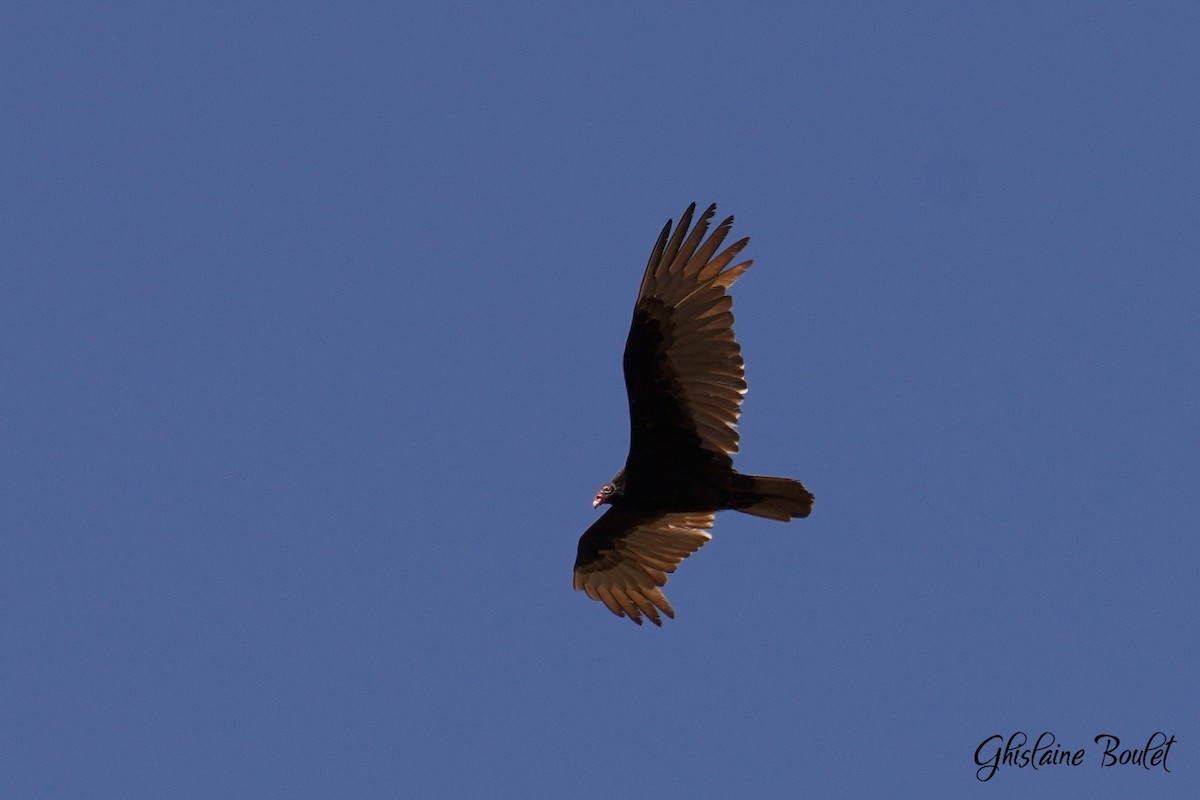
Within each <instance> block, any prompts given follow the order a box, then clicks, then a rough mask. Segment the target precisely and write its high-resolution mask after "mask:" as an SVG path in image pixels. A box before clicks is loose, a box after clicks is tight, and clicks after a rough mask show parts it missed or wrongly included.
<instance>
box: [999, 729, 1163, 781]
mask: <svg viewBox="0 0 1200 800" xmlns="http://www.w3.org/2000/svg"><path fill="white" fill-rule="evenodd" d="M1092 741H1093V742H1095V743H1096V744H1098V745H1100V746H1101V747H1103V748H1104V752H1103V753H1101V755H1100V768H1101V769H1104V768H1105V767H1117V766H1122V767H1124V766H1132V767H1142V768H1143V769H1154V768H1160V767H1161V768H1162V770H1163V771H1164V772H1170V771H1171V770H1169V769H1168V768H1167V756H1168V755H1170V753H1171V745H1173V744H1175V737H1174V736H1167V734H1165V733H1163V732H1162V731H1155V732H1154V733H1153V734H1151V735H1150V738H1149V739H1147V740H1146V744H1145V746H1144V747H1140V748H1136V749H1134V748H1129V747H1124V748H1123V747H1121V739H1120V737H1118V736H1114V735H1113V734H1111V733H1101V734H1099V735H1097V736H1096V737H1095V738H1094V739H1092ZM1028 744H1029V737H1028V736H1027V735H1026V734H1025V732H1024V731H1017V732H1016V733H1014V734H1012V735H1011V736H1009V737H1008V739H1007V740H1006V739H1005V738H1004V735H1003V734H999V733H996V734H992V735H991V736H989V737H988V738H986V739H984V740H983V741H982V742H980V743H979V747H976V748H975V765H976V766H977V767H978V769H976V770H975V777H976V778H977V779H979V780H981V781H989V780H991V779H992V776H993V775H995V774H996V772H997V771H998V770H999V769H1000V768H1001V767H1016V768H1017V769H1024V768H1026V767H1033V769H1035V770H1037V769H1039V768H1041V767H1050V766H1066V767H1078V766H1081V765H1082V764H1083V763H1084V761H1085V759H1086V756H1087V752H1086V751H1085V750H1084V748H1082V747H1080V748H1077V749H1071V748H1069V747H1065V746H1063V745H1061V744H1059V742H1058V740H1057V739H1056V738H1055V736H1054V734H1053V733H1051V732H1050V731H1044V732H1042V733H1041V734H1040V735H1039V736H1038V737H1037V739H1035V740H1034V742H1033V746H1032V747H1026V745H1028Z"/></svg>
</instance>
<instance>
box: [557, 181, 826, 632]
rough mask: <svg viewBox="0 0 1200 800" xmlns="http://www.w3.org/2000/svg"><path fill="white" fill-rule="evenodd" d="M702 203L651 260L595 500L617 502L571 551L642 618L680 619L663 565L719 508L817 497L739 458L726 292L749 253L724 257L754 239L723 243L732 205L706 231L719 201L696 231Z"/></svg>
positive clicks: (601, 588) (585, 585) (763, 512)
mask: <svg viewBox="0 0 1200 800" xmlns="http://www.w3.org/2000/svg"><path fill="white" fill-rule="evenodd" d="M695 210H696V204H695V203H693V204H692V205H690V206H688V209H687V211H686V212H684V215H683V217H681V218H680V220H679V225H678V227H676V228H675V229H674V233H672V223H671V221H670V220H668V221H667V224H666V225H665V226H664V227H663V229H662V233H661V234H659V237H658V242H657V243H655V245H654V250H653V251H652V252H651V253H650V261H649V263H648V264H646V273H645V275H643V276H642V285H641V288H640V289H639V290H638V296H637V303H636V304H635V305H634V307H633V323H632V324H631V325H630V327H629V338H628V339H627V340H626V342H625V360H624V367H625V390H626V393H627V394H628V396H629V424H630V434H629V456H628V457H627V458H626V460H625V468H624V469H622V470H621V471H620V472H618V473H617V474H616V476H615V477H614V478H613V479H612V480H611V481H609V482H608V483H606V484H604V485H603V486H602V487H600V491H599V492H597V493H596V497H595V500H594V501H593V502H592V507H593V508H599V507H600V506H601V505H603V504H608V505H610V506H611V508H609V509H608V510H607V511H605V512H604V514H603V515H602V516H601V517H600V518H599V519H598V520H596V522H595V524H593V525H592V526H591V527H590V528H588V529H587V531H585V532H584V534H583V536H581V537H580V538H579V550H578V553H577V556H576V558H575V588H576V589H578V590H581V591H584V592H586V593H587V595H588V597H590V598H592V599H593V600H599V601H600V602H602V603H604V605H606V606H608V609H609V610H610V611H612V612H613V613H614V614H616V615H617V616H619V617H625V616H628V617H629V618H630V619H632V620H633V621H634V622H636V623H637V624H638V625H641V624H642V617H643V615H644V616H646V617H647V618H649V620H650V621H651V622H653V623H654V624H655V625H659V626H661V625H662V619H661V617H660V616H659V612H660V611H661V612H662V613H664V614H666V615H667V616H668V617H671V618H672V619H674V617H675V610H674V609H673V608H671V604H670V603H668V602H667V598H666V596H665V595H664V594H663V592H662V587H663V586H664V585H666V582H667V573H670V572H674V571H675V568H676V567H677V566H678V565H679V563H680V562H681V561H683V559H685V558H687V557H688V556H689V555H691V554H692V553H694V552H696V550H698V549H700V547H701V546H703V545H704V543H705V542H707V541H708V540H709V539H710V538H711V536H710V534H709V532H708V531H709V529H710V528H712V524H713V519H714V518H715V517H716V512H718V511H723V510H726V509H733V510H735V511H741V512H743V513H746V514H754V515H756V516H760V517H767V518H770V519H776V520H781V521H783V522H788V521H790V520H792V519H793V518H796V517H806V516H808V514H809V512H811V511H812V507H813V496H812V494H811V493H810V492H809V491H808V490H807V489H805V488H804V485H803V484H802V483H800V482H799V481H796V480H792V479H791V478H770V477H764V476H760V475H743V474H741V473H740V472H738V471H737V470H735V469H734V468H733V459H732V458H731V456H732V455H733V454H734V453H736V452H737V450H738V431H737V421H738V416H739V415H740V413H741V404H742V396H743V395H745V393H746V379H745V370H744V364H743V361H742V353H741V348H740V347H739V346H738V343H737V339H736V338H734V335H733V314H732V312H731V310H730V309H731V308H732V306H733V298H732V297H730V296H729V294H728V293H727V292H728V289H729V287H730V286H732V285H733V282H734V281H735V280H737V278H738V276H740V275H741V274H742V273H743V272H745V271H746V270H747V269H749V267H750V264H751V263H752V262H750V261H742V262H741V263H738V264H735V265H733V266H729V265H730V263H731V262H732V261H733V260H734V258H735V257H736V256H737V254H738V253H739V252H741V250H742V248H743V247H745V246H746V243H747V242H749V241H750V240H749V239H741V240H739V241H737V242H734V243H733V244H731V245H729V246H728V247H726V248H725V249H724V250H722V251H721V252H720V253H717V251H718V249H720V247H721V244H722V242H724V241H725V237H726V236H727V235H728V233H729V229H730V227H731V226H732V225H733V217H729V218H728V219H726V220H725V221H724V222H722V223H721V224H720V225H718V226H717V227H716V228H715V229H714V230H713V232H712V234H711V235H709V236H708V238H707V239H705V237H704V234H705V233H706V232H707V231H708V225H709V221H710V220H711V219H712V217H713V214H714V213H715V212H716V210H717V207H716V206H715V205H712V206H709V207H708V210H707V211H705V212H704V213H703V214H702V215H701V216H700V219H699V220H698V221H697V222H696V226H695V227H694V228H691V230H690V232H689V230H688V229H689V227H690V226H691V223H692V216H693V214H694V213H695Z"/></svg>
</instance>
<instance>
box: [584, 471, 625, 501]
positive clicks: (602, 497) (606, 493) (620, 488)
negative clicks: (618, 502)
mask: <svg viewBox="0 0 1200 800" xmlns="http://www.w3.org/2000/svg"><path fill="white" fill-rule="evenodd" d="M624 491H625V470H621V471H620V472H618V473H617V474H616V476H615V477H614V478H613V479H612V480H611V481H609V482H608V483H606V484H604V485H603V486H601V487H600V491H598V492H596V497H595V499H593V500H592V508H599V507H600V506H602V505H604V504H605V503H611V502H612V501H613V498H614V497H616V496H617V495H619V494H622V493H623V492H624Z"/></svg>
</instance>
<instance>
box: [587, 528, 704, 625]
mask: <svg viewBox="0 0 1200 800" xmlns="http://www.w3.org/2000/svg"><path fill="white" fill-rule="evenodd" d="M715 516H716V515H715V514H713V513H711V512H708V513H694V514H651V513H640V512H636V511H629V510H626V509H623V508H610V509H609V510H608V511H606V512H605V513H604V515H603V516H602V517H600V519H598V520H596V522H595V524H593V525H592V527H590V528H588V529H587V530H586V531H585V532H584V534H583V536H580V537H579V552H578V555H577V556H576V558H575V588H576V589H578V590H580V591H584V592H587V595H588V597H590V598H592V599H593V600H599V601H600V602H602V603H604V605H606V606H608V610H609V611H611V612H613V613H614V614H616V615H617V616H618V617H624V616H628V617H629V618H630V619H632V620H633V621H634V622H636V623H637V624H638V625H641V624H642V615H643V614H645V615H646V616H647V617H649V618H650V621H651V622H653V623H654V624H655V625H662V620H661V619H660V618H659V616H658V612H659V611H662V612H663V613H664V614H666V615H667V616H668V617H670V618H672V619H674V618H675V609H673V608H671V604H670V603H668V602H667V598H666V596H664V595H663V593H662V590H661V589H660V588H659V587H661V586H664V585H665V584H666V582H667V573H669V572H674V571H675V567H677V566H678V565H679V562H680V561H683V560H684V559H685V558H687V557H688V556H690V555H691V554H692V553H694V552H696V551H697V550H699V549H700V548H701V546H703V545H704V543H705V542H707V541H708V540H709V539H710V538H711V536H710V535H709V534H708V529H709V528H711V527H712V524H713V518H714V517H715Z"/></svg>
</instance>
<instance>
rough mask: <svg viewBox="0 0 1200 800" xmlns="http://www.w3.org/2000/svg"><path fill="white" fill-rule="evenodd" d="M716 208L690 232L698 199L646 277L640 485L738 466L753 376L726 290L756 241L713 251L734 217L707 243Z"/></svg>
mask: <svg viewBox="0 0 1200 800" xmlns="http://www.w3.org/2000/svg"><path fill="white" fill-rule="evenodd" d="M716 208H717V207H716V206H715V205H713V206H709V208H708V210H707V211H705V212H704V214H703V215H702V216H701V217H700V219H699V221H698V222H697V223H696V227H695V228H693V229H692V231H691V232H690V233H687V230H688V226H689V225H690V224H691V220H692V214H693V213H694V212H695V209H696V206H695V204H694V203H693V204H692V205H691V206H689V207H688V210H687V212H686V213H685V214H684V215H683V217H682V218H681V219H680V220H679V225H678V227H676V228H675V232H674V234H672V233H671V223H670V222H668V223H667V225H666V227H664V228H663V231H662V234H661V235H660V236H659V238H658V243H657V244H656V245H655V246H654V251H653V253H652V254H651V255H650V261H649V263H648V264H647V265H646V274H645V276H643V278H642V286H641V289H640V291H639V292H638V299H637V304H636V305H635V306H634V310H633V324H632V325H631V326H630V329H629V339H628V340H627V341H626V343H625V362H624V364H625V388H626V391H627V392H628V395H629V418H630V426H631V432H630V446H629V460H628V462H627V463H626V468H625V472H626V478H627V479H628V480H629V481H630V483H631V484H634V485H632V486H630V487H629V488H630V490H631V491H636V490H637V487H636V484H637V483H638V482H639V481H644V480H647V479H649V478H650V477H651V476H654V475H664V474H670V475H674V476H677V477H678V479H685V478H691V477H692V476H694V475H695V474H696V473H697V472H705V471H708V470H710V469H713V468H715V469H718V470H722V471H728V470H729V469H731V468H732V466H733V462H732V460H731V459H730V458H729V456H730V455H731V454H733V453H736V452H737V449H738V433H737V420H738V415H739V414H740V413H741V411H740V408H741V403H742V395H744V394H745V393H746V380H745V372H744V369H743V363H742V354H741V348H740V347H738V343H737V340H736V339H735V338H734V335H733V314H732V313H731V311H730V309H731V308H732V306H733V298H731V297H730V296H729V295H728V294H727V293H726V290H727V289H728V288H729V287H730V286H731V285H732V284H733V282H734V280H736V279H737V277H738V276H739V275H741V274H742V273H743V272H745V271H746V270H747V269H748V268H749V267H750V264H751V262H750V261H743V262H741V263H739V264H736V265H734V266H732V267H731V266H729V264H730V262H731V261H733V259H734V257H735V256H736V255H737V254H738V252H739V251H741V249H742V248H743V247H745V246H746V243H747V242H748V241H749V239H742V240H740V241H737V242H735V243H733V244H732V245H730V246H729V247H727V248H726V249H725V250H724V251H722V252H721V253H720V254H719V255H714V254H716V253H717V249H718V248H719V247H720V246H721V243H722V242H723V241H724V240H725V236H726V235H727V234H728V233H729V228H730V225H732V224H733V217H729V218H728V219H726V220H725V221H724V222H722V223H721V224H720V225H718V226H717V227H716V229H715V230H714V231H713V232H712V235H711V236H709V237H708V239H707V240H704V234H705V231H707V229H708V223H709V220H710V219H711V218H712V216H713V213H714V212H715V211H716ZM685 234H686V236H687V238H686V239H685V238H684V236H685ZM668 237H669V238H668ZM702 240H704V241H703V244H702V243H701V241H702Z"/></svg>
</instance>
